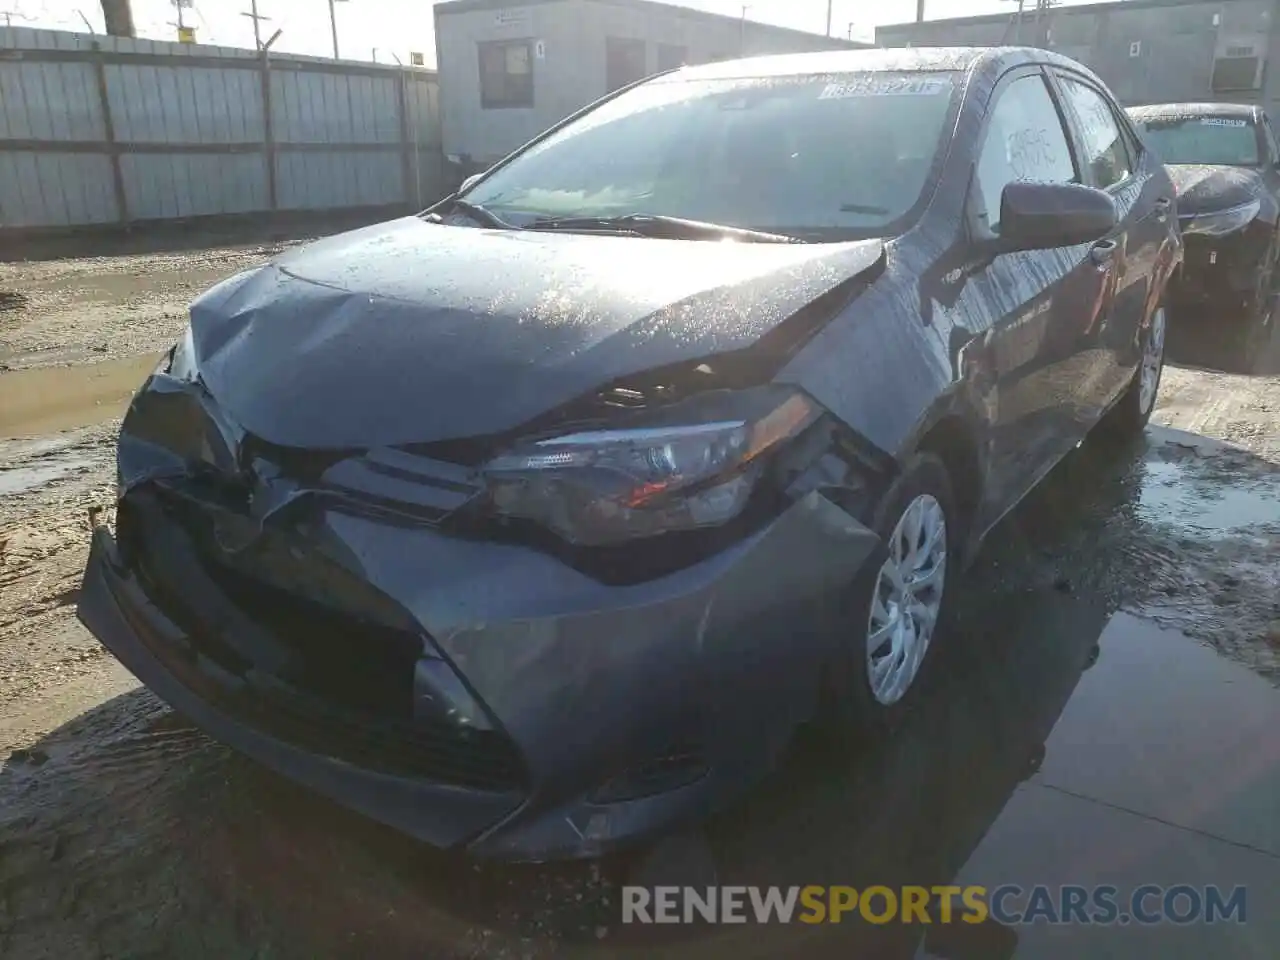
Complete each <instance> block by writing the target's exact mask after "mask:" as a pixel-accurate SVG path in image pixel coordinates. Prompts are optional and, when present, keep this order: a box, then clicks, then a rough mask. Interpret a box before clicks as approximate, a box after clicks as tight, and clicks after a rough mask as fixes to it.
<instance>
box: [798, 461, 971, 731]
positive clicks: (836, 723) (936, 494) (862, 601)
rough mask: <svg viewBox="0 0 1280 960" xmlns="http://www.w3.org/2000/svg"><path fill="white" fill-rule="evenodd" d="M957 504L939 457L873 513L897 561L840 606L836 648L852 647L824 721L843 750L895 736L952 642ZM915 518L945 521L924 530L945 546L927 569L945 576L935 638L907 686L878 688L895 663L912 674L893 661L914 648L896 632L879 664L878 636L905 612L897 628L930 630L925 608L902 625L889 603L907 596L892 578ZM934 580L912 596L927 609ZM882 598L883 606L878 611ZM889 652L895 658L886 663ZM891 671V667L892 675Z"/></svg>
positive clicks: (829, 695)
mask: <svg viewBox="0 0 1280 960" xmlns="http://www.w3.org/2000/svg"><path fill="white" fill-rule="evenodd" d="M954 503H955V500H954V498H953V496H952V491H951V481H950V477H949V475H948V473H947V469H946V467H945V465H944V464H943V462H942V460H941V459H939V458H938V457H937V456H935V455H934V454H932V453H918V454H916V455H915V456H913V457H912V458H911V460H909V461H908V462H907V464H906V466H905V468H904V469H903V471H902V473H901V474H900V475H899V477H898V479H897V480H896V481H894V483H893V485H892V486H891V487H890V488H889V490H888V491H886V492H885V494H884V496H883V497H882V498H881V499H880V501H879V503H877V505H876V507H875V509H874V511H873V512H872V519H871V524H870V525H871V528H872V529H873V530H874V531H875V532H876V533H877V534H878V535H879V536H880V538H881V541H882V542H884V543H885V544H886V545H887V547H888V549H889V551H890V553H889V556H888V557H887V558H886V559H885V561H884V563H883V564H882V565H881V564H872V565H871V567H870V569H868V570H865V571H864V572H863V574H862V575H861V576H860V577H859V578H858V581H857V582H855V583H854V584H853V586H852V588H851V590H850V592H849V595H848V597H847V601H846V602H845V603H843V604H842V605H841V610H840V616H839V617H838V620H837V624H838V630H839V633H838V634H837V637H838V640H837V643H838V644H839V643H840V642H841V640H840V639H839V638H843V637H849V638H851V640H850V642H848V643H847V644H845V645H844V646H843V648H841V649H837V651H836V654H835V657H834V662H833V663H832V665H831V667H832V669H831V671H830V674H829V681H828V683H827V684H826V688H825V689H824V691H823V692H824V702H823V704H822V710H821V713H820V728H821V731H822V733H823V734H824V735H826V736H827V737H829V738H830V739H832V740H834V741H835V742H836V743H838V744H841V745H844V744H853V743H857V742H859V741H861V740H862V739H863V738H864V737H865V736H866V735H867V734H868V733H874V732H878V731H887V730H892V729H893V728H895V727H896V726H897V725H898V724H899V723H900V722H901V720H902V718H903V717H904V716H905V715H906V714H907V713H908V712H909V711H910V710H911V708H912V706H913V705H914V704H915V702H916V701H917V700H918V698H919V696H920V691H921V689H922V688H923V687H925V686H926V680H927V678H928V676H929V673H930V672H931V668H932V666H933V664H934V663H935V662H936V660H937V659H938V658H937V649H938V642H939V640H940V639H941V638H942V637H943V636H944V635H945V633H946V628H947V626H948V624H949V620H950V617H949V614H950V609H951V604H952V600H953V594H954V590H952V591H948V589H947V584H948V580H954V579H955V578H956V577H957V576H958V574H959V568H960V565H959V562H958V561H959V557H958V556H957V554H956V550H955V547H956V543H957V540H956V536H957V533H958V531H959V529H960V523H959V517H958V514H957V513H956V510H955V508H954ZM911 511H916V512H915V513H912V512H911ZM914 516H922V517H924V518H926V519H928V518H932V519H934V520H937V519H938V518H940V519H941V529H940V530H939V529H938V528H937V527H936V526H934V527H926V528H924V529H923V530H922V534H923V533H925V532H927V530H929V529H932V530H933V531H934V533H935V534H937V535H940V536H941V539H942V544H943V547H942V553H941V558H940V564H934V565H932V566H931V565H930V564H928V563H926V564H925V566H924V567H921V568H920V570H921V571H922V572H923V573H927V572H928V570H929V569H937V570H938V571H939V572H938V574H937V580H936V587H937V589H936V594H937V597H936V608H935V611H934V614H933V623H932V625H931V627H930V628H929V630H928V633H927V634H926V635H923V640H924V644H923V647H922V648H919V647H917V648H915V649H919V653H920V656H919V657H918V658H917V660H916V663H917V666H916V668H915V670H914V672H911V671H910V670H906V669H904V671H903V672H902V673H900V674H899V675H898V678H899V680H902V681H905V683H902V684H900V685H894V684H891V683H890V684H887V685H886V684H885V683H883V682H882V683H880V684H879V685H877V683H876V679H875V678H876V677H877V676H881V677H883V675H884V672H885V671H886V669H887V670H888V671H889V672H890V673H893V672H894V671H893V667H892V663H894V662H901V663H902V664H903V666H904V668H905V666H906V665H905V659H903V658H900V657H896V656H894V655H895V654H897V652H898V651H897V647H896V646H895V642H901V643H903V646H904V647H905V646H906V645H907V643H908V642H909V641H908V640H907V639H906V638H907V636H908V633H907V632H904V633H899V634H896V635H895V633H894V629H893V628H890V629H889V630H888V631H887V634H886V637H885V641H886V642H885V644H882V645H881V647H880V648H879V653H878V655H875V656H873V655H872V653H871V651H870V649H869V648H870V646H871V634H872V630H873V628H876V627H879V628H880V632H882V633H884V632H885V631H884V628H883V626H882V625H883V624H885V623H886V622H895V621H893V614H894V612H895V611H898V612H899V618H898V620H897V621H896V622H897V623H899V624H900V625H901V628H902V629H903V630H904V631H908V632H909V629H910V627H911V626H914V627H915V628H917V629H918V628H919V627H920V626H921V624H922V623H923V622H924V619H923V618H920V617H919V611H920V608H919V607H918V608H917V614H916V617H913V618H911V620H910V621H909V623H903V622H902V620H901V617H900V607H899V606H898V605H896V604H894V603H893V601H892V598H889V599H886V597H887V596H888V595H890V594H894V593H895V591H897V594H896V595H897V596H898V597H901V591H900V588H896V587H895V586H894V584H893V582H892V581H893V577H892V576H891V570H890V568H891V566H893V558H894V555H895V545H894V543H893V541H894V535H895V532H896V533H898V534H900V535H905V534H906V532H907V531H906V530H904V527H903V525H904V523H905V524H908V525H909V524H910V523H911V522H912V518H913V517H914ZM922 542H923V536H922ZM903 546H904V541H902V540H901V539H899V541H898V552H899V553H900V552H901V549H902V547H903ZM907 565H908V563H904V564H903V565H902V566H907ZM927 579H930V578H928V577H926V576H917V578H916V585H915V586H914V587H913V588H912V589H913V591H914V595H915V597H916V599H917V601H919V602H920V603H921V605H922V606H928V605H931V604H933V602H934V599H935V597H934V591H933V590H932V588H928V589H922V587H928V585H927V584H926V583H925V581H926V580H927ZM877 598H879V599H880V602H879V603H873V601H874V600H876V599H877ZM886 618H887V620H886ZM916 636H917V638H918V639H919V638H920V637H921V635H920V634H917V635H916ZM889 649H892V650H893V651H894V653H893V654H888V655H887V656H886V651H887V650H889ZM873 663H875V664H877V666H878V669H875V668H873V666H872V664H873ZM886 663H887V664H889V666H888V667H886ZM899 686H900V689H899Z"/></svg>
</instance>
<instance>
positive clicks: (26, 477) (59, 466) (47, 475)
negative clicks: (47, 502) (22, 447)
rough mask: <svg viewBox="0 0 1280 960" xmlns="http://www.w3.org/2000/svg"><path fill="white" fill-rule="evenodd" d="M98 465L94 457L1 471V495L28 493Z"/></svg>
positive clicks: (54, 461)
mask: <svg viewBox="0 0 1280 960" xmlns="http://www.w3.org/2000/svg"><path fill="white" fill-rule="evenodd" d="M97 465H98V461H97V460H95V459H94V458H92V457H65V458H59V459H57V460H53V461H48V462H40V463H36V464H33V465H31V466H25V467H14V468H12V469H8V470H4V469H0V494H13V493H26V492H27V491H29V490H36V489H39V488H40V487H43V486H44V485H45V484H49V483H53V482H54V481H55V480H61V479H63V478H64V477H69V476H71V475H72V474H74V473H79V472H80V471H82V470H89V469H92V468H93V467H96V466H97Z"/></svg>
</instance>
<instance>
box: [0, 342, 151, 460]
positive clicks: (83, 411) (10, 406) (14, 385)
mask: <svg viewBox="0 0 1280 960" xmlns="http://www.w3.org/2000/svg"><path fill="white" fill-rule="evenodd" d="M160 357H161V354H159V353H155V354H148V355H146V356H141V357H125V358H123V359H118V360H103V361H102V362H101V363H94V364H88V365H83V366H73V367H40V368H37V369H32V370H12V371H9V372H7V373H0V439H9V438H14V437H31V436H39V435H41V434H46V433H53V432H55V431H58V430H68V429H72V428H74V427H84V426H90V425H92V424H96V423H102V422H103V421H105V420H110V419H112V418H113V417H118V416H120V415H121V414H123V413H124V411H125V409H126V408H127V407H128V405H129V400H130V398H132V396H133V394H134V392H135V391H136V390H137V389H138V387H139V386H140V385H141V384H142V381H143V380H145V379H146V378H147V375H148V374H150V373H151V371H152V370H154V369H155V366H156V364H157V363H159V362H160Z"/></svg>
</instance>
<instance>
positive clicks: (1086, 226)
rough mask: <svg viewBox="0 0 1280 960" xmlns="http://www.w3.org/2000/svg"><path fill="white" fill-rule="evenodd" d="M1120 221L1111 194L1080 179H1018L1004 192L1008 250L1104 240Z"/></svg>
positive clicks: (1002, 205)
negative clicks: (1040, 181)
mask: <svg viewBox="0 0 1280 960" xmlns="http://www.w3.org/2000/svg"><path fill="white" fill-rule="evenodd" d="M1117 222H1118V217H1117V214H1116V205H1115V202H1114V201H1113V200H1112V199H1111V197H1110V196H1108V195H1107V194H1106V193H1103V192H1102V191H1101V190H1095V189H1094V188H1093V187H1084V186H1081V185H1080V184H1078V183H1036V182H1034V181H1027V180H1015V181H1014V182H1013V183H1010V184H1006V185H1005V188H1004V193H1003V194H1002V195H1001V197H1000V247H1001V249H1003V250H1005V251H1008V252H1013V251H1015V250H1046V249H1049V248H1051V247H1072V246H1075V245H1076V244H1078V243H1089V242H1090V241H1093V240H1101V239H1102V238H1103V237H1105V236H1106V235H1107V234H1108V233H1110V232H1111V231H1112V230H1114V229H1115V227H1116V224H1117Z"/></svg>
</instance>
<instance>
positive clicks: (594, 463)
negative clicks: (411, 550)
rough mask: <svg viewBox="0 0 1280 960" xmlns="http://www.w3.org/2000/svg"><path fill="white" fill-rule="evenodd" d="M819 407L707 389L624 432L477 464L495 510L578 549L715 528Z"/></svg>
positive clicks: (767, 391)
mask: <svg viewBox="0 0 1280 960" xmlns="http://www.w3.org/2000/svg"><path fill="white" fill-rule="evenodd" d="M819 412H820V411H819V408H818V406H817V404H815V403H814V402H813V401H812V400H810V399H809V398H808V397H807V396H805V395H804V394H802V393H799V392H797V391H795V390H792V389H789V388H785V387H773V386H770V387H761V388H755V389H751V390H745V391H716V392H713V393H706V394H700V395H698V396H697V397H694V398H692V399H691V400H688V401H685V402H683V403H679V404H673V405H672V406H670V407H666V408H664V409H662V410H661V411H655V412H653V413H650V414H649V415H648V416H642V418H641V419H638V420H636V421H634V422H633V423H631V424H628V425H627V427H626V428H625V429H609V430H585V431H582V432H578V433H568V434H564V435H561V436H555V437H550V438H547V439H540V440H533V441H530V442H527V443H524V444H521V445H519V446H517V447H516V448H514V449H512V450H510V451H508V452H507V453H505V454H502V455H501V456H499V457H497V458H496V459H494V460H492V461H490V462H489V463H488V464H487V465H486V466H485V468H484V473H485V477H486V481H487V484H488V488H489V493H490V496H491V498H492V502H493V505H494V508H495V509H496V510H497V511H498V512H499V513H500V514H502V515H503V516H506V517H512V518H520V519H525V520H531V521H534V522H535V523H539V524H541V525H542V526H544V527H547V528H549V529H550V530H552V531H554V532H555V533H557V534H558V535H559V536H561V537H563V538H564V539H565V540H567V541H569V542H571V543H576V544H580V545H583V546H599V545H603V544H608V543H617V542H619V541H625V540H631V539H636V538H639V537H649V536H654V535H656V534H660V533H666V532H669V531H673V530H689V529H694V528H697V527H709V526H716V525H719V524H723V523H725V522H727V521H729V520H731V519H733V518H734V517H736V516H738V515H739V514H740V513H741V512H742V510H743V508H744V507H745V506H746V504H747V501H748V500H749V498H750V496H751V493H752V490H753V489H754V487H755V484H756V481H757V480H758V479H759V476H760V472H761V469H762V460H763V457H764V455H765V454H767V453H769V452H770V451H772V450H774V449H776V448H777V447H779V446H780V445H781V444H783V443H785V442H786V441H787V440H789V439H791V438H792V437H795V436H796V435H797V434H799V433H800V432H801V431H803V430H804V429H805V428H806V427H807V426H809V425H810V424H811V423H813V421H814V420H815V419H816V418H817V416H818V414H819Z"/></svg>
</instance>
